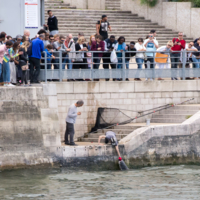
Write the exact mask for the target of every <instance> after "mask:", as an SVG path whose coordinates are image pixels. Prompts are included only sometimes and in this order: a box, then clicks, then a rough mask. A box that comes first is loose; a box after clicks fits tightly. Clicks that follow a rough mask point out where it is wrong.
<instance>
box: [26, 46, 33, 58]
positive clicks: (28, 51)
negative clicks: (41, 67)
mask: <svg viewBox="0 0 200 200" xmlns="http://www.w3.org/2000/svg"><path fill="white" fill-rule="evenodd" d="M27 54H28V56H29V57H30V56H32V43H31V44H30V46H29V47H28V49H27Z"/></svg>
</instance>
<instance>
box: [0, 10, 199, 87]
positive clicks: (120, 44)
mask: <svg viewBox="0 0 200 200" xmlns="http://www.w3.org/2000/svg"><path fill="white" fill-rule="evenodd" d="M48 14H49V18H48V23H47V24H46V25H44V27H45V28H44V29H41V30H40V31H39V32H38V34H37V35H36V36H35V37H34V38H32V39H31V38H30V32H29V30H25V31H24V35H23V36H22V35H17V36H16V37H15V38H13V37H11V36H10V35H7V34H6V33H5V32H1V33H0V82H1V83H3V84H4V86H11V87H13V86H15V85H23V86H27V85H30V84H32V83H40V81H39V80H38V77H39V74H40V69H41V68H43V69H44V66H45V65H44V62H45V61H44V57H46V62H47V69H59V67H60V64H61V63H60V61H61V60H62V69H66V66H67V69H69V70H71V69H91V67H92V66H93V68H94V69H99V66H100V63H101V61H102V66H103V68H104V69H109V66H110V67H111V69H116V68H117V69H121V68H122V67H123V62H124V60H123V55H122V54H123V52H124V55H125V65H126V68H127V69H129V63H130V59H131V58H133V57H135V61H136V63H137V66H138V69H142V68H143V65H144V67H145V68H148V67H150V68H155V65H157V66H158V67H159V68H160V69H162V68H164V67H166V68H170V63H171V68H178V67H180V68H181V67H182V64H183V63H186V67H187V68H189V67H190V63H192V67H194V68H200V53H199V51H200V38H197V39H196V40H195V41H191V42H189V43H188V44H186V41H185V40H184V39H183V36H184V34H183V33H182V32H179V33H178V37H177V38H172V40H171V41H168V42H167V44H166V46H161V47H159V43H158V41H157V39H156V30H150V32H149V34H148V36H147V37H146V39H145V40H144V39H143V38H139V39H138V41H137V42H134V41H131V42H130V44H127V43H126V39H125V37H123V36H120V37H119V38H116V37H115V36H114V35H111V36H110V37H109V36H108V31H112V28H111V25H110V23H109V22H108V19H107V16H106V15H103V16H102V19H101V20H99V21H98V22H97V23H96V33H95V34H94V35H91V36H90V39H89V41H88V42H86V39H85V37H84V33H82V32H80V33H79V34H78V37H73V35H72V34H70V33H69V34H67V35H66V36H63V35H59V32H58V20H57V18H56V17H55V16H54V15H53V13H52V11H50V10H49V11H48ZM45 29H46V30H45ZM47 29H49V31H48V30H47ZM184 49H186V50H187V53H186V55H185V56H183V53H182V52H183V50H184ZM113 50H115V51H116V57H117V63H116V62H111V59H110V57H111V53H112V52H113ZM93 51H95V53H93V54H92V52H93ZM98 51H99V53H98ZM60 56H61V57H62V59H60ZM183 58H185V61H184V59H183ZM170 60H171V62H170ZM28 69H29V70H30V73H29V75H30V83H29V81H28V80H27V70H28ZM158 79H159V80H162V79H161V78H158ZM177 79H178V78H177V77H174V78H172V80H177ZM187 79H191V78H187ZM195 79H198V78H195ZM78 80H79V81H80V80H81V81H83V79H78ZM86 80H87V79H86ZM95 80H96V81H98V80H99V79H95ZM108 80H109V79H106V81H108ZM114 80H119V81H120V80H121V79H114ZM126 80H128V79H126ZM135 80H136V81H140V80H141V79H139V78H135ZM49 81H54V80H49ZM55 81H56V80H55ZM68 81H74V80H73V79H69V80H68Z"/></svg>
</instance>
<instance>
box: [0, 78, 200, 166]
mask: <svg viewBox="0 0 200 200" xmlns="http://www.w3.org/2000/svg"><path fill="white" fill-rule="evenodd" d="M199 91H200V81H154V82H131V81H130V82H85V83H78V82H74V83H69V82H63V83H55V84H43V85H42V87H31V88H0V137H1V140H0V168H1V169H8V168H17V167H27V166H36V165H39V166H41V165H43V164H50V165H54V164H55V163H59V164H62V165H63V166H73V167H75V166H78V167H84V166H85V167H96V168H97V167H102V168H104V169H111V168H116V167H117V155H116V152H115V150H114V149H113V148H112V147H111V146H109V145H108V146H96V145H95V144H93V143H90V144H89V145H81V146H77V147H70V146H62V144H61V141H62V140H63V134H64V130H65V117H66V114H67V110H68V107H69V106H70V105H71V104H72V103H74V102H76V101H77V100H78V99H83V100H84V101H85V105H84V106H83V107H82V108H81V109H80V111H81V112H82V116H81V117H80V118H78V120H77V124H76V138H78V137H83V136H84V133H85V132H87V131H88V130H90V128H91V127H92V126H94V124H95V118H96V113H97V109H98V107H115V108H119V109H120V108H128V109H130V110H135V111H141V110H145V109H150V108H153V107H157V106H159V105H164V104H166V103H179V102H181V101H184V100H187V99H189V98H193V97H194V98H195V99H194V101H192V102H191V103H193V105H187V106H186V107H188V106H189V107H191V109H187V110H184V109H182V110H176V109H175V110H174V114H178V115H180V116H182V114H186V115H187V114H188V117H187V118H188V119H185V120H184V119H183V118H182V119H181V120H182V121H179V123H176V124H160V125H151V126H149V127H142V128H139V129H136V130H134V129H133V130H132V131H131V130H130V129H129V131H130V134H128V135H127V136H126V137H123V139H122V140H121V141H120V152H121V154H122V156H123V158H124V160H125V161H126V162H127V164H128V165H129V166H130V167H131V168H132V167H141V166H148V165H164V164H179V163H185V164H187V163H198V162H199V156H198V155H199V132H198V131H199V130H200V128H199V124H200V123H199V120H200V113H199V112H197V111H198V110H199V105H198V104H199V103H200V97H199ZM195 104H196V105H195ZM194 108H195V109H194ZM191 111H192V112H191ZM170 112H171V111H170ZM195 112H197V113H196V114H195V115H194V116H192V117H191V115H193V114H194V113H195ZM160 115H162V113H160ZM189 115H190V116H189ZM132 116H133V117H134V115H132ZM180 116H179V117H180ZM150 117H152V116H150ZM177 117H178V116H177ZM153 118H154V117H153ZM153 118H152V119H153ZM159 118H161V116H159ZM155 119H157V118H155ZM145 120H146V118H141V119H138V121H137V120H136V121H135V122H136V123H142V122H143V123H144V122H145ZM183 121H184V122H183ZM135 125H136V124H135ZM131 132H132V133H131ZM126 133H127V132H126Z"/></svg>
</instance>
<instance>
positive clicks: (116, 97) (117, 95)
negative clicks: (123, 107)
mask: <svg viewBox="0 0 200 200" xmlns="http://www.w3.org/2000/svg"><path fill="white" fill-rule="evenodd" d="M110 95H111V98H112V99H118V98H119V94H118V93H111V94H110Z"/></svg>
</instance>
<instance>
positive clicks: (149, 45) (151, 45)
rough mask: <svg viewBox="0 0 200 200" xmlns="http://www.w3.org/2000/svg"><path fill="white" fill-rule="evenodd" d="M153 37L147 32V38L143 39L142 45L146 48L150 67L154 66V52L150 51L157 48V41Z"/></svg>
mask: <svg viewBox="0 0 200 200" xmlns="http://www.w3.org/2000/svg"><path fill="white" fill-rule="evenodd" d="M153 38H154V36H153V34H152V33H149V39H146V40H145V41H144V46H145V48H146V56H147V61H149V62H150V68H154V66H155V64H154V57H155V54H156V53H153V52H152V51H156V50H157V48H158V41H157V40H156V39H153ZM146 68H147V67H146Z"/></svg>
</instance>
